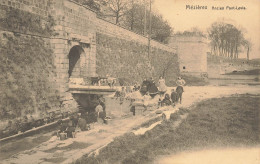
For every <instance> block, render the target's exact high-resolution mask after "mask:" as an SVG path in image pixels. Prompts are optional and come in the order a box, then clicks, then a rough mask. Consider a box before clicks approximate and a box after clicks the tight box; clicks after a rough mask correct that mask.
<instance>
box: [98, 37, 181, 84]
mask: <svg viewBox="0 0 260 164" xmlns="http://www.w3.org/2000/svg"><path fill="white" fill-rule="evenodd" d="M96 55H97V74H99V75H101V76H105V75H106V74H111V75H112V76H114V77H118V78H122V79H124V80H125V81H127V82H128V84H133V83H134V82H137V83H140V82H141V81H142V80H143V79H144V78H150V77H153V78H155V79H158V78H159V76H163V75H164V76H165V77H166V82H167V84H168V85H169V84H173V83H174V82H173V81H174V80H175V79H176V77H177V76H178V74H179V65H178V58H177V55H176V54H174V53H172V52H168V51H165V50H161V49H159V48H152V49H151V54H150V57H148V53H147V46H146V45H144V44H141V43H139V42H136V41H135V40H131V41H129V40H125V39H121V38H117V37H112V36H109V35H105V34H101V33H98V34H97V54H96Z"/></svg>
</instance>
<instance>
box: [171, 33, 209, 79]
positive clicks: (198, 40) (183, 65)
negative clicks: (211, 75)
mask: <svg viewBox="0 0 260 164" xmlns="http://www.w3.org/2000/svg"><path fill="white" fill-rule="evenodd" d="M171 45H173V46H177V47H178V48H177V54H178V58H179V63H180V65H179V66H180V72H181V73H182V74H191V75H195V76H200V75H201V74H203V73H206V72H207V51H208V46H207V42H206V41H205V39H204V38H203V37H195V36H193V37H191V36H176V37H174V38H172V39H171V41H170V46H171Z"/></svg>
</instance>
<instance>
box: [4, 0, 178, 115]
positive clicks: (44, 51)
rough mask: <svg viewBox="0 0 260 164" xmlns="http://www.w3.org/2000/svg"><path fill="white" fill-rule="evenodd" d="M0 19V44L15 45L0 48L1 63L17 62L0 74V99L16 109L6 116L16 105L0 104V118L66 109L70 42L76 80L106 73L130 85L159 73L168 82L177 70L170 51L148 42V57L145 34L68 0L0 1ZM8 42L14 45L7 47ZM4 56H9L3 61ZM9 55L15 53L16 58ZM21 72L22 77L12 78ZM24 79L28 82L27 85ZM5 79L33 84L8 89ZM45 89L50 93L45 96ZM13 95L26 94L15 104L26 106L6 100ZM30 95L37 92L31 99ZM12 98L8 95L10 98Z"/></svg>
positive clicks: (172, 51)
mask: <svg viewBox="0 0 260 164" xmlns="http://www.w3.org/2000/svg"><path fill="white" fill-rule="evenodd" d="M0 19H1V21H0V29H1V38H0V41H1V46H2V47H1V48H2V49H5V48H6V47H8V46H11V47H9V48H11V49H16V48H19V51H14V53H16V54H15V55H13V54H10V52H11V51H1V52H5V53H6V54H4V55H1V60H0V61H1V63H6V61H8V60H9V61H10V62H11V63H13V65H17V67H16V66H15V67H14V68H13V70H12V71H13V72H10V71H9V72H8V71H7V72H4V73H3V75H4V76H3V77H2V78H3V79H6V78H7V76H8V79H7V80H6V83H1V85H2V84H3V86H1V88H10V89H11V90H9V91H6V94H1V95H8V96H9V97H5V98H1V100H2V101H5V100H7V99H8V100H10V104H16V105H17V107H18V106H19V108H17V111H21V112H18V113H12V112H11V114H10V113H9V114H7V113H8V112H10V111H11V110H12V109H14V108H16V107H14V106H12V105H10V106H9V107H8V108H7V107H6V106H0V108H1V114H2V115H1V117H5V116H7V115H8V117H17V116H21V115H22V114H28V113H33V112H35V109H41V110H43V111H45V110H46V109H50V108H60V107H62V108H63V107H65V108H67V106H62V105H63V104H64V102H67V103H65V105H66V104H70V103H72V101H73V99H72V97H71V95H70V93H69V92H68V89H69V87H68V82H69V75H68V70H69V58H68V55H69V54H70V51H71V49H72V48H73V47H75V46H76V47H80V48H81V49H82V50H83V53H81V54H80V60H79V67H80V76H81V77H82V78H86V77H90V76H97V75H101V76H103V75H106V74H107V73H109V74H111V75H115V76H116V77H120V78H125V79H129V82H130V83H133V82H134V81H135V80H134V79H136V81H137V82H140V81H141V80H143V78H145V77H151V76H153V77H155V78H157V77H158V76H160V75H162V74H164V75H165V76H167V77H168V78H167V79H166V80H167V83H169V82H170V81H171V80H173V79H175V78H176V77H177V74H178V73H179V67H178V60H177V55H176V54H175V52H176V51H175V49H173V48H169V47H167V46H165V45H163V44H160V43H158V42H155V41H151V46H152V49H151V55H150V57H149V58H148V55H147V49H148V48H147V43H148V41H147V38H146V37H143V36H140V35H137V34H135V33H133V32H130V31H128V30H126V29H124V28H121V27H118V26H116V25H114V24H111V23H109V22H106V21H104V20H102V19H98V18H96V13H95V12H93V11H91V10H89V9H87V8H86V7H84V6H81V5H78V4H76V3H75V2H71V1H69V0H37V1H36V0H23V1H20V0H19V1H17V0H0ZM6 38H8V39H7V40H8V41H6ZM21 41H24V42H25V43H23V45H24V46H20V45H19V44H21ZM32 42H33V43H32ZM4 43H8V44H4ZM13 44H16V45H15V46H12V45H13ZM16 46H18V47H16ZM28 47H29V48H28ZM25 52H26V55H28V56H27V58H26V59H25V58H23V55H24V53H25ZM39 53H41V55H39ZM26 55H24V57H26ZM8 56H9V57H10V58H9V59H8V60H7V59H5V57H8ZM12 56H16V57H19V60H16V58H12ZM38 56H41V57H39V58H38ZM45 58H46V59H45ZM11 59H12V61H11ZM17 59H18V58H17ZM23 59H24V60H25V61H27V60H28V62H30V61H31V60H33V61H35V64H34V65H32V66H31V65H29V64H26V62H20V60H21V61H22V60H23ZM29 59H30V60H29ZM7 64H8V62H7ZM23 64H24V65H23ZM1 65H2V66H3V68H5V67H7V66H6V65H5V64H1ZM30 67H31V68H33V69H31V68H30ZM47 68H48V69H47ZM166 68H167V69H166ZM40 70H41V71H40ZM166 70H167V71H166ZM21 72H22V74H23V75H24V76H23V77H22V76H18V74H21ZM48 72H49V75H48ZM26 79H28V80H29V81H30V82H28V83H27V80H26ZM8 80H9V81H11V82H12V85H13V84H15V83H16V82H17V84H20V83H21V82H24V83H23V84H30V85H31V83H32V86H33V87H32V86H29V85H28V86H27V85H26V86H23V87H21V88H20V87H19V86H18V88H17V85H16V84H15V85H13V88H12V87H10V86H9V85H10V82H9V81H8ZM18 82H19V83H18ZM21 84H22V83H21ZM52 84H53V85H52ZM37 86H39V88H37ZM46 88H47V89H46ZM12 89H14V90H12ZM24 89H25V90H26V89H28V91H25V90H24ZM18 92H19V93H18ZM47 92H48V93H51V94H50V96H48V95H49V94H48V93H47ZM9 93H10V94H9ZM14 93H16V95H24V94H28V95H27V98H28V102H30V103H29V104H27V106H23V105H21V104H24V105H26V103H23V102H24V101H25V100H21V101H20V100H15V101H17V103H14V101H13V100H12V95H13V94H14ZM52 93H53V94H52ZM30 95H31V96H30ZM34 95H39V96H38V97H37V99H35V98H33V97H35V96H34ZM10 96H11V97H10ZM13 96H14V95H13ZM21 97H22V96H21ZM54 97H55V98H54ZM16 98H17V97H16V96H14V99H16ZM11 100H12V101H11ZM40 100H41V101H40ZM52 100H55V102H53V101H52ZM26 101H27V100H26ZM52 102H53V103H52ZM57 102H59V103H57ZM73 102H74V101H73ZM33 103H34V105H32V104H33ZM1 104H5V103H1ZM19 104H20V105H19ZM30 104H31V106H30ZM68 107H73V106H68ZM21 108H22V109H21ZM23 109H28V110H23ZM6 114H7V115H6Z"/></svg>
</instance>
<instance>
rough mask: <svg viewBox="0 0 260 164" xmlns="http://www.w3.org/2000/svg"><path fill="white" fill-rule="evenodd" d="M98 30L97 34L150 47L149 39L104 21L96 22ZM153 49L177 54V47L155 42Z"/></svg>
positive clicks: (152, 44)
mask: <svg viewBox="0 0 260 164" xmlns="http://www.w3.org/2000/svg"><path fill="white" fill-rule="evenodd" d="M96 28H97V33H100V34H105V35H108V36H110V37H115V38H119V39H123V40H126V41H134V42H136V43H139V44H141V45H148V38H147V37H144V36H142V35H139V34H136V33H134V32H132V31H129V30H127V29H125V28H123V27H120V26H117V25H115V24H113V23H110V22H108V21H106V20H103V19H97V20H96ZM151 47H154V48H157V49H161V50H164V51H167V52H171V53H176V48H175V46H173V47H169V46H167V45H164V44H161V43H159V42H156V41H154V40H151Z"/></svg>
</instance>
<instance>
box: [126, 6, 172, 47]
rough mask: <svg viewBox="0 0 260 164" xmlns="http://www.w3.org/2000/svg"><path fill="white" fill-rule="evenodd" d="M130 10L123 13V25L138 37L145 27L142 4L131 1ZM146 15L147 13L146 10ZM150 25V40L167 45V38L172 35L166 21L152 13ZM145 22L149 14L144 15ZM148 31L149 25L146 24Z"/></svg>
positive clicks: (142, 33)
mask: <svg viewBox="0 0 260 164" xmlns="http://www.w3.org/2000/svg"><path fill="white" fill-rule="evenodd" d="M131 4H132V5H131V8H129V9H128V10H127V12H126V13H125V19H124V21H123V25H124V26H125V27H126V28H127V29H129V30H131V31H134V32H136V33H138V34H140V35H145V34H144V26H145V6H144V4H141V3H138V2H137V1H132V3H131ZM146 13H149V11H148V10H147V11H146ZM151 17H152V21H151V22H152V23H151V29H152V31H151V38H152V39H154V40H156V41H159V42H161V43H167V42H168V38H169V37H170V35H171V33H172V28H171V26H170V25H169V23H168V22H167V21H165V20H164V19H163V17H162V15H160V14H158V13H155V12H152V16H151ZM146 20H149V14H147V15H146ZM146 26H147V27H146V28H147V29H148V27H149V23H146Z"/></svg>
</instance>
